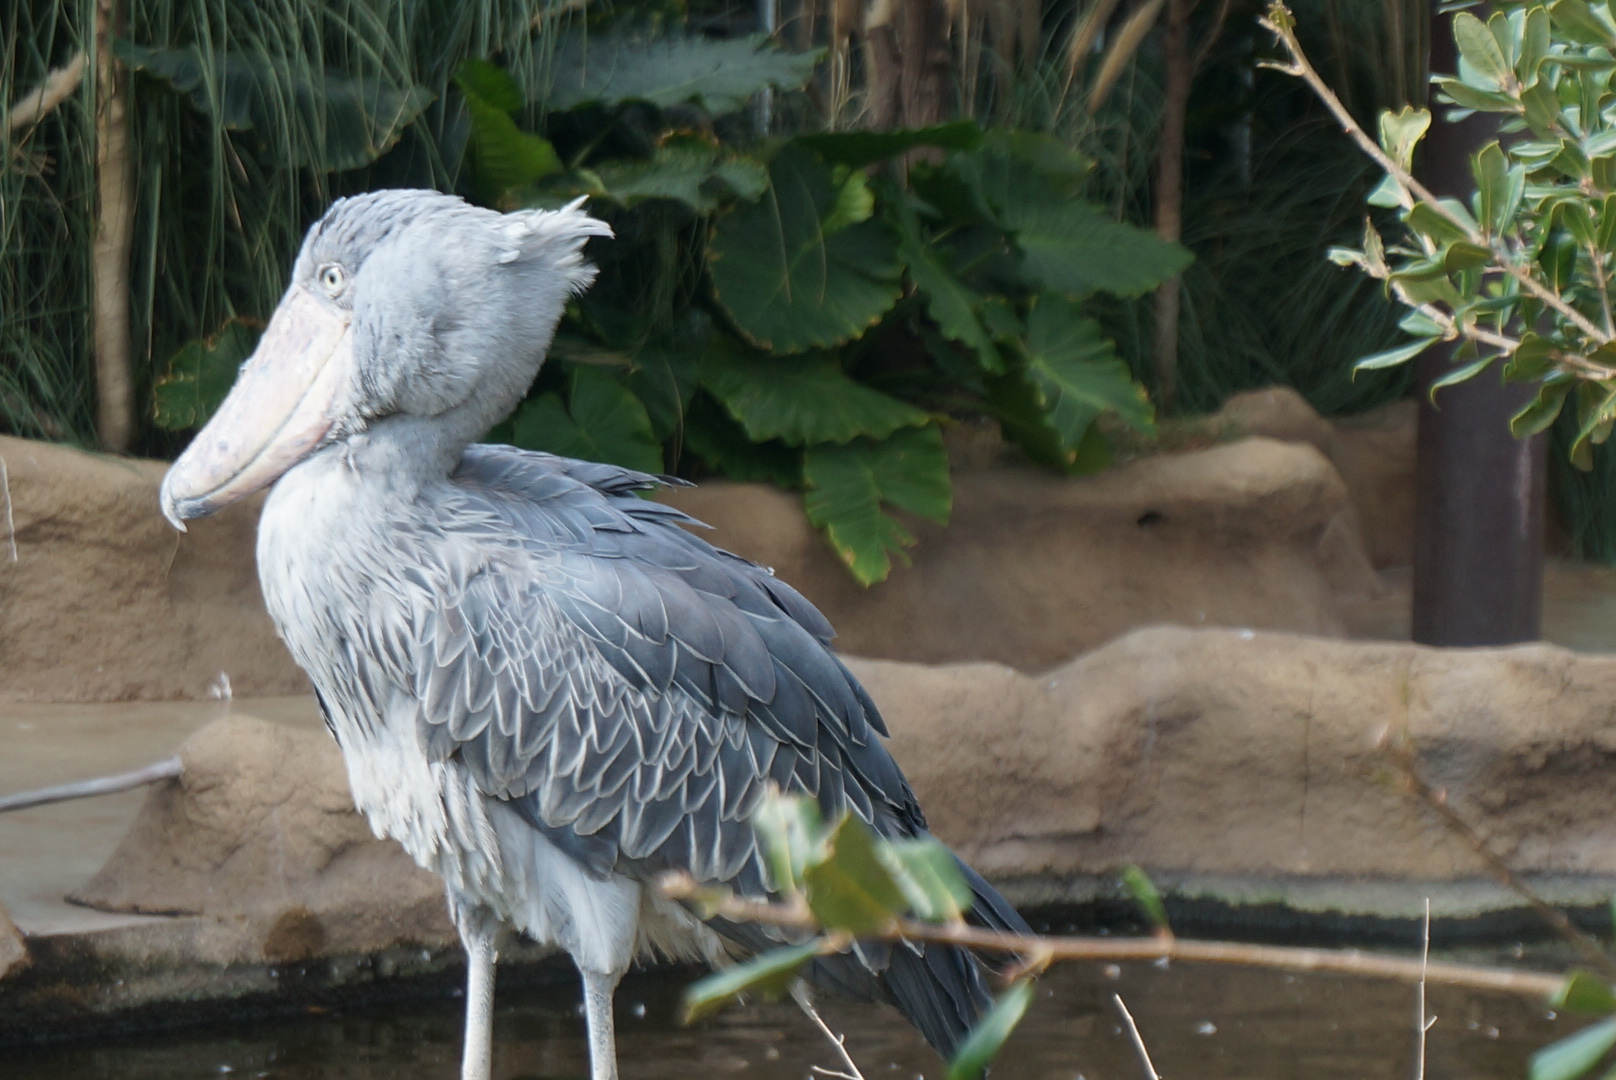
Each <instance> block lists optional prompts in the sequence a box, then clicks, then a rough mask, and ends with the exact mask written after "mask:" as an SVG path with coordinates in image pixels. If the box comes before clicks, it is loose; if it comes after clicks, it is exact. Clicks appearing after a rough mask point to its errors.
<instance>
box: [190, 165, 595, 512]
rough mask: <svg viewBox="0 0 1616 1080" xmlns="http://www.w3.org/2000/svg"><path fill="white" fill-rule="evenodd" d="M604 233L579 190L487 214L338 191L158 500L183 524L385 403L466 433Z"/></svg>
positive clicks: (485, 416) (393, 194) (415, 198)
mask: <svg viewBox="0 0 1616 1080" xmlns="http://www.w3.org/2000/svg"><path fill="white" fill-rule="evenodd" d="M580 202H581V200H580ZM610 235H611V230H610V229H609V228H608V227H607V226H606V225H605V223H603V222H601V221H598V220H596V219H595V218H592V217H590V216H589V215H588V214H586V213H584V211H583V210H582V209H580V207H579V203H573V204H572V205H571V206H568V207H567V208H565V209H563V210H555V211H545V210H534V211H523V212H519V213H513V214H500V213H497V212H495V211H492V210H484V209H481V208H478V207H474V206H470V205H468V204H467V203H465V202H464V201H462V200H460V199H458V198H455V197H453V196H449V195H442V194H439V193H437V192H432V191H381V192H375V193H372V194H369V195H360V196H356V197H354V198H351V199H343V200H340V201H338V202H337V203H335V204H334V205H333V206H332V207H331V209H330V210H329V211H327V212H326V215H325V216H324V217H322V218H321V219H320V220H319V221H318V222H317V223H315V225H314V227H313V228H311V229H310V230H309V234H308V236H307V238H306V239H305V240H304V241H303V250H302V251H301V252H300V253H299V255H298V258H297V264H296V266H295V267H294V268H293V270H292V283H291V286H290V287H289V288H288V289H287V290H286V295H285V296H284V297H283V298H282V299H281V302H280V306H279V307H277V308H276V309H275V313H274V315H273V316H271V318H270V320H269V325H268V327H267V328H266V329H265V330H264V334H263V337H262V338H261V339H260V340H259V342H258V348H257V349H255V350H254V351H253V354H252V356H251V357H249V358H248V360H247V362H246V363H245V364H243V365H242V367H241V373H240V375H238V376H237V378H236V384H235V386H234V387H233V388H232V389H231V391H230V395H229V397H227V398H226V399H225V401H224V404H223V405H221V406H220V407H219V411H218V412H216V413H215V414H214V415H213V418H212V419H211V420H209V421H208V423H207V425H206V426H205V427H204V428H203V429H202V430H201V431H200V432H198V433H197V436H196V438H195V439H194V440H193V441H192V442H191V445H190V447H189V448H188V449H187V450H186V451H185V453H183V454H181V455H180V457H179V460H177V461H175V462H174V465H173V467H172V468H170V469H169V470H168V475H167V476H166V477H164V479H163V487H162V506H163V514H164V515H165V516H166V517H167V518H168V519H169V521H171V522H173V523H174V525H175V527H176V528H179V529H184V528H185V525H184V522H185V521H186V520H187V519H190V518H197V517H203V516H205V515H207V514H211V513H213V512H214V511H216V510H220V509H222V508H223V507H225V506H228V505H229V504H230V503H232V502H235V501H236V500H238V499H240V498H243V497H244V496H246V495H249V494H251V493H252V492H254V491H257V490H259V489H260V488H263V487H266V486H267V485H269V484H271V483H273V482H274V481H275V480H276V479H277V478H278V477H279V476H281V475H282V474H283V473H285V472H286V470H288V469H290V468H291V467H292V466H293V465H295V464H297V463H298V462H299V461H301V460H303V459H304V458H306V457H308V456H309V455H311V454H313V453H315V452H316V451H318V450H320V449H321V448H323V447H325V446H328V445H330V444H331V443H334V442H338V441H341V440H344V439H349V438H352V437H353V436H355V435H358V434H361V433H363V432H365V431H366V430H367V429H369V428H371V427H372V426H374V425H376V424H378V423H381V422H383V421H385V420H387V419H388V418H391V417H398V416H407V417H417V418H422V419H426V420H429V421H434V422H437V423H440V424H441V425H442V426H443V427H444V429H445V430H447V431H450V432H453V433H456V434H463V437H464V438H465V439H466V440H469V439H471V438H475V437H476V436H477V435H479V434H481V433H482V432H483V431H485V430H487V428H488V427H489V426H491V425H492V424H494V423H495V422H497V421H499V420H500V419H502V418H503V417H504V416H505V415H507V414H508V413H509V412H510V410H511V409H512V408H514V407H515V405H516V403H517V402H518V401H519V400H521V397H522V395H523V394H524V393H525V392H526V390H527V387H528V384H529V383H531V382H532V381H533V376H534V375H535V374H536V373H537V372H538V369H539V365H540V364H541V363H542V362H543V360H544V354H545V351H546V350H547V349H548V348H549V346H550V338H551V336H552V335H553V334H554V332H555V325H556V322H557V320H558V319H559V318H560V317H561V310H562V307H563V305H565V303H566V302H567V299H568V298H569V297H571V296H573V295H576V294H577V293H579V292H582V291H583V290H584V289H586V288H588V287H589V284H590V282H591V281H593V280H594V277H595V268H594V267H593V266H592V265H591V264H589V263H588V262H587V261H585V259H584V257H583V253H582V252H583V245H584V243H585V242H586V241H587V240H588V239H589V238H590V237H591V236H610Z"/></svg>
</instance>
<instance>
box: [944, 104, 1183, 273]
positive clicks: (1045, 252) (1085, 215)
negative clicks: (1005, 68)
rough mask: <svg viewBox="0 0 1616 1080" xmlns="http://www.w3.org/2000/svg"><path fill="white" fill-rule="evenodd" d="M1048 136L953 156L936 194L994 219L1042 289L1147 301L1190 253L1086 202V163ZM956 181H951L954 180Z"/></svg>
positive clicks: (988, 143) (996, 141)
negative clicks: (1142, 297)
mask: <svg viewBox="0 0 1616 1080" xmlns="http://www.w3.org/2000/svg"><path fill="white" fill-rule="evenodd" d="M1051 142H1052V141H1051V140H1049V139H1048V138H1047V137H1045V136H1032V135H1026V134H1019V133H1002V134H999V133H996V134H995V135H994V136H993V137H989V138H988V139H985V140H984V141H983V144H982V145H981V146H980V147H979V148H977V149H976V150H974V151H970V152H968V153H960V154H955V155H952V156H951V157H950V159H949V161H948V163H947V166H946V167H945V168H944V169H943V170H941V172H942V173H943V174H944V175H943V176H937V175H932V176H929V177H927V178H926V184H927V186H928V188H934V189H936V190H937V191H938V192H939V193H940V194H944V195H947V194H948V193H949V192H950V191H958V192H959V194H955V195H953V196H952V198H953V199H954V201H956V202H957V201H960V200H961V199H964V198H966V197H967V195H968V199H969V205H971V206H973V207H975V208H977V209H978V210H979V211H981V212H984V213H986V214H987V215H988V216H989V217H990V218H991V219H992V220H993V222H994V223H995V224H997V225H998V226H999V227H1000V228H1002V229H1004V230H1005V232H1007V233H1009V234H1010V237H1011V239H1012V240H1013V241H1014V243H1015V245H1016V247H1017V248H1018V249H1019V250H1020V251H1021V255H1022V273H1023V274H1024V275H1025V276H1026V277H1027V279H1028V280H1029V281H1030V282H1031V283H1032V284H1033V285H1034V286H1035V287H1037V288H1039V289H1044V290H1048V291H1050V292H1058V293H1064V294H1066V295H1068V296H1072V297H1083V296H1087V295H1089V294H1091V293H1095V292H1106V293H1110V294H1112V295H1114V296H1123V297H1132V296H1140V295H1142V294H1144V293H1146V292H1149V291H1150V290H1151V289H1153V288H1155V287H1156V286H1157V285H1159V284H1161V283H1162V282H1163V281H1166V280H1167V279H1168V278H1170V277H1172V276H1173V275H1174V274H1177V273H1179V272H1180V271H1182V270H1183V269H1184V268H1185V267H1186V266H1188V265H1189V264H1190V262H1191V260H1192V259H1193V258H1194V256H1192V255H1191V254H1190V252H1189V251H1188V250H1187V249H1185V248H1183V247H1181V246H1179V245H1178V244H1174V243H1171V242H1169V241H1166V240H1162V239H1160V238H1158V237H1156V236H1155V235H1154V234H1152V233H1149V232H1146V231H1145V230H1143V229H1139V228H1136V227H1134V226H1132V225H1127V224H1124V223H1122V222H1119V221H1114V220H1112V219H1111V218H1110V217H1109V216H1107V215H1106V214H1105V213H1103V212H1102V211H1101V210H1100V209H1098V208H1097V207H1095V206H1093V205H1091V204H1090V203H1088V202H1086V201H1085V200H1084V199H1083V198H1082V197H1081V194H1080V185H1081V183H1082V180H1083V176H1084V175H1085V174H1086V172H1087V171H1088V163H1087V161H1086V160H1085V159H1083V158H1081V157H1080V156H1078V155H1076V154H1074V153H1072V152H1071V151H1070V150H1068V149H1066V148H1064V147H1062V146H1060V145H1058V144H1055V145H1052V144H1051ZM950 177H951V179H950Z"/></svg>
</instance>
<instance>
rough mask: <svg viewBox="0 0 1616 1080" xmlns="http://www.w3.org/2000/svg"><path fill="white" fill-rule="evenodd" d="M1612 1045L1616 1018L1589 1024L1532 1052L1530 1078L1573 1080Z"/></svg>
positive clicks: (1532, 1079) (1534, 1079)
mask: <svg viewBox="0 0 1616 1080" xmlns="http://www.w3.org/2000/svg"><path fill="white" fill-rule="evenodd" d="M1612 1046H1616V1017H1612V1018H1611V1019H1609V1020H1601V1021H1600V1022H1599V1023H1597V1024H1590V1025H1588V1026H1587V1027H1585V1028H1583V1029H1582V1030H1581V1031H1579V1032H1577V1033H1576V1034H1575V1035H1570V1036H1567V1037H1566V1038H1564V1039H1561V1040H1560V1041H1559V1042H1557V1043H1552V1044H1550V1045H1549V1046H1546V1047H1544V1048H1543V1049H1542V1050H1539V1051H1538V1052H1537V1053H1535V1054H1533V1055H1532V1066H1531V1069H1530V1070H1529V1071H1528V1073H1527V1076H1528V1077H1529V1078H1530V1080H1576V1078H1577V1077H1579V1076H1581V1075H1582V1074H1583V1073H1585V1072H1587V1071H1588V1070H1589V1069H1591V1068H1593V1067H1594V1066H1595V1065H1597V1064H1598V1063H1599V1059H1600V1058H1602V1057H1604V1056H1605V1051H1607V1050H1609V1049H1610V1048H1611V1047H1612Z"/></svg>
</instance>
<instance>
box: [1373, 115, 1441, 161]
mask: <svg viewBox="0 0 1616 1080" xmlns="http://www.w3.org/2000/svg"><path fill="white" fill-rule="evenodd" d="M1430 129H1431V113H1430V111H1429V110H1428V109H1416V108H1414V107H1413V106H1411V105H1405V106H1403V107H1402V108H1401V109H1399V110H1398V111H1397V112H1392V111H1391V110H1390V109H1382V110H1381V113H1380V148H1381V149H1382V150H1384V151H1386V153H1387V155H1388V156H1390V157H1391V159H1392V160H1393V161H1395V162H1397V164H1399V165H1401V166H1402V167H1403V168H1404V169H1405V170H1406V169H1411V168H1413V163H1414V149H1415V147H1417V146H1419V144H1420V140H1421V139H1423V138H1424V137H1425V133H1426V132H1427V131H1429V130H1430Z"/></svg>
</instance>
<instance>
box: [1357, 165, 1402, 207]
mask: <svg viewBox="0 0 1616 1080" xmlns="http://www.w3.org/2000/svg"><path fill="white" fill-rule="evenodd" d="M1365 201H1366V202H1367V203H1369V205H1370V206H1384V207H1386V208H1388V209H1391V208H1394V207H1398V206H1402V205H1403V186H1402V185H1401V184H1399V183H1398V182H1397V181H1396V180H1393V179H1392V177H1391V174H1390V173H1388V174H1387V175H1385V176H1382V177H1381V178H1380V183H1378V184H1376V185H1375V189H1374V190H1373V191H1371V192H1370V193H1369V195H1368V197H1367V198H1366V199H1365Z"/></svg>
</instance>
